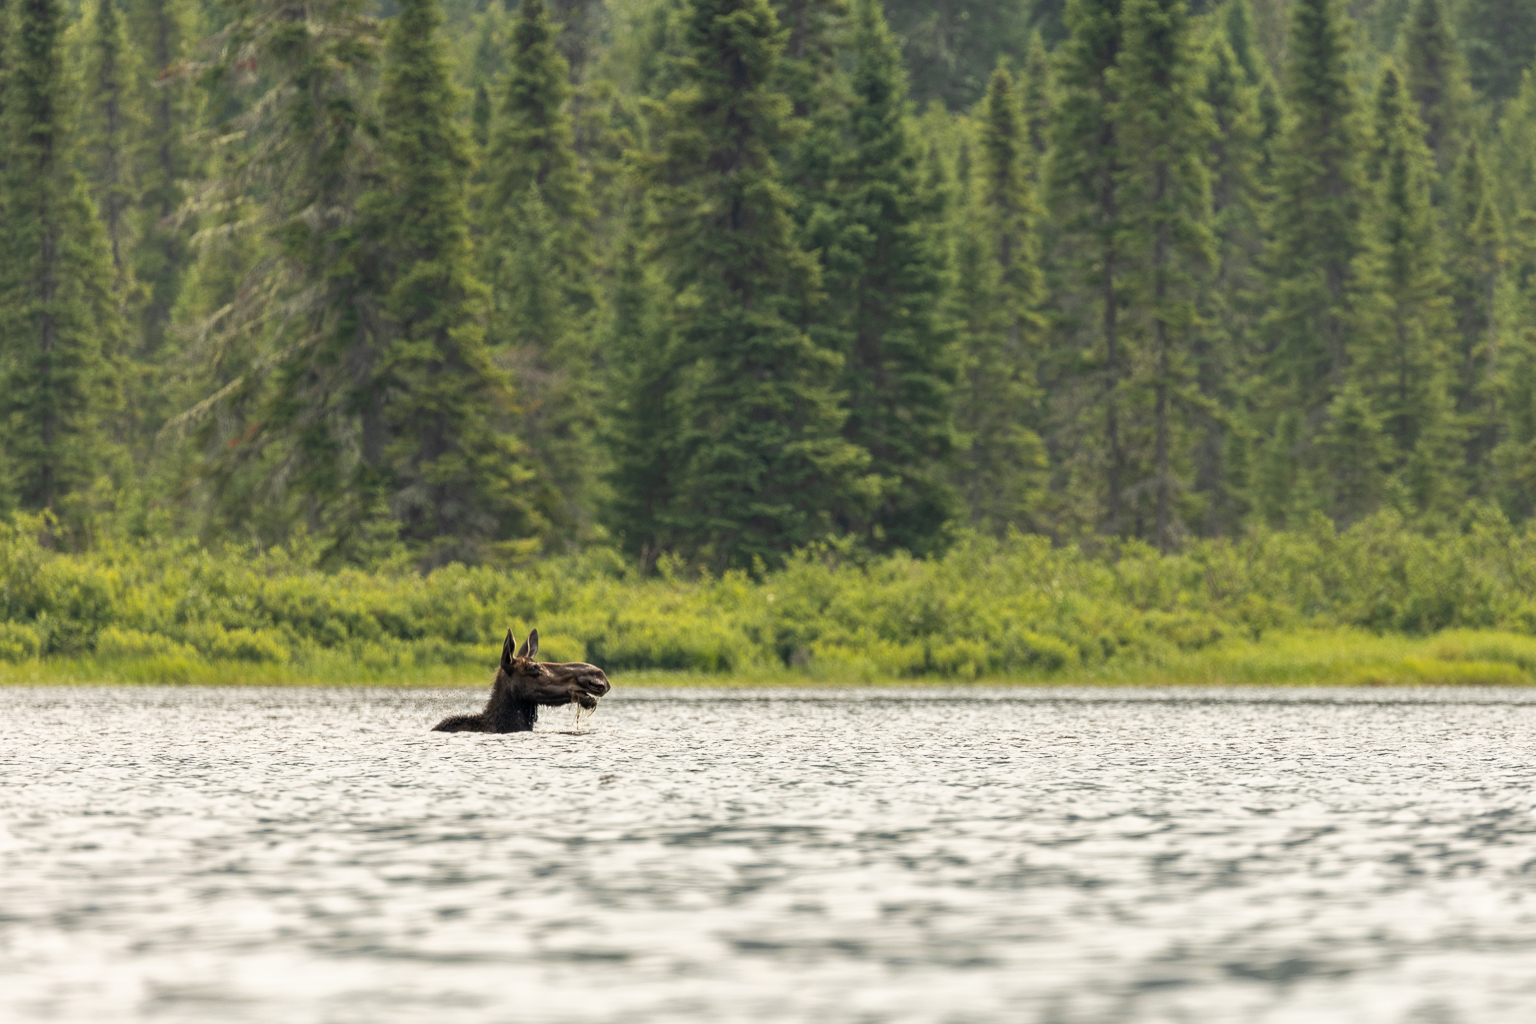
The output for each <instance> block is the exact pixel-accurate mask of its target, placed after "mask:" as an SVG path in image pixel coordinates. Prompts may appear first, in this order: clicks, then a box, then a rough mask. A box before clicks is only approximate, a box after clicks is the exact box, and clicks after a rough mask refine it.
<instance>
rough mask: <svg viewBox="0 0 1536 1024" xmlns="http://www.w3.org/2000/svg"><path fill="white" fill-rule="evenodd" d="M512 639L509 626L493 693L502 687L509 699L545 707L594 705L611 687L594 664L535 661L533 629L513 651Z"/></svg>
mask: <svg viewBox="0 0 1536 1024" xmlns="http://www.w3.org/2000/svg"><path fill="white" fill-rule="evenodd" d="M514 643H515V641H514V639H513V636H512V631H511V630H510V629H509V630H507V639H506V642H505V643H503V644H502V645H501V669H500V671H498V672H497V673H496V682H495V684H494V686H493V687H492V693H493V696H494V694H495V693H496V692H500V691H503V690H504V691H505V692H506V693H507V694H508V696H509V697H511V698H513V699H517V700H521V701H527V702H531V703H533V704H542V705H544V706H545V707H559V706H560V705H562V704H572V703H575V704H580V705H581V706H582V707H584V708H594V707H597V698H599V697H601V696H602V695H603V694H605V693H607V692H608V691H609V690H610V689H611V688H612V687H611V685H610V684H609V682H608V677H607V676H606V675H604V674H603V670H602V669H600V668H598V667H597V666H596V665H588V664H587V663H586V662H584V661H567V662H559V663H557V662H548V661H535V660H534V659H535V658H536V657H538V653H539V631H538V630H536V629H535V630H534V631H533V632H531V633H529V634H528V639H527V640H524V641H523V643H522V646H521V647H518V648H517V651H516V653H513V645H514Z"/></svg>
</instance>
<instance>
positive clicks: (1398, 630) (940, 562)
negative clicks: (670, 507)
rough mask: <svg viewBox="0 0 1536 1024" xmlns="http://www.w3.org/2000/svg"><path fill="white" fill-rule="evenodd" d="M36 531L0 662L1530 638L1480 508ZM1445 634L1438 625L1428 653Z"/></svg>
mask: <svg viewBox="0 0 1536 1024" xmlns="http://www.w3.org/2000/svg"><path fill="white" fill-rule="evenodd" d="M38 532H39V531H38V530H37V528H36V524H35V523H32V522H29V521H27V520H23V519H18V520H16V521H15V522H12V523H9V524H6V523H0V659H4V660H8V661H18V660H26V659H30V658H35V657H39V656H50V655H60V656H69V655H77V654H83V653H90V652H95V656H96V657H97V658H98V659H104V660H110V661H121V662H124V663H125V664H126V663H130V662H131V663H143V664H148V663H149V662H157V663H159V664H161V665H162V667H163V668H164V669H165V671H167V672H171V673H172V674H179V675H181V676H185V675H186V674H187V673H188V672H190V671H191V669H189V668H188V666H195V665H197V664H201V663H214V662H218V663H226V662H227V663H233V664H240V663H245V664H251V665H287V664H304V663H306V662H307V661H313V660H314V659H322V660H326V663H327V664H331V665H336V664H341V665H346V664H353V665H358V666H361V667H363V668H366V669H367V670H369V671H380V672H386V671H394V670H400V669H402V668H403V667H406V666H418V667H419V666H449V667H457V666H461V665H462V666H478V667H482V668H483V667H485V666H487V665H488V664H490V663H492V662H493V661H494V658H495V656H496V653H497V651H498V650H499V649H500V644H501V639H502V637H503V635H504V634H505V631H506V630H507V628H508V627H509V626H511V627H513V628H514V629H515V630H516V631H517V632H518V635H519V636H521V635H522V634H523V633H524V632H525V631H526V630H527V629H528V628H529V627H531V626H535V625H537V626H538V627H539V629H540V631H541V633H542V634H543V635H544V642H543V653H544V655H545V656H546V657H549V658H552V659H555V660H572V661H574V660H592V661H594V662H596V663H598V664H601V665H603V666H604V667H606V668H610V669H613V670H616V671H622V670H627V669H666V670H684V671H695V672H714V673H725V672H742V671H750V670H756V669H773V668H780V669H782V668H788V669H792V670H795V671H802V672H805V673H807V674H811V675H820V676H824V677H830V676H833V675H841V676H853V677H869V678H874V677H884V678H890V677H896V678H911V677H923V676H936V677H950V678H974V677H984V676H1031V677H1032V676H1042V675H1051V674H1055V673H1062V672H1070V671H1074V670H1078V669H1083V668H1092V667H1094V666H1104V665H1106V664H1108V663H1121V662H1124V663H1126V664H1160V663H1166V662H1168V661H1169V660H1170V659H1176V658H1179V657H1182V656H1184V655H1186V654H1188V653H1189V652H1195V651H1200V650H1204V649H1207V648H1212V647H1214V646H1217V645H1221V644H1225V643H1228V642H1229V641H1231V642H1238V641H1244V642H1246V641H1248V640H1257V639H1259V638H1261V637H1263V636H1265V635H1266V634H1271V633H1276V632H1291V631H1296V630H1306V629H1311V628H1335V627H1345V628H1354V629H1359V630H1366V631H1369V632H1371V633H1374V634H1378V635H1386V634H1404V635H1427V634H1431V633H1436V634H1439V633H1442V632H1444V631H1456V630H1462V631H1475V630H1488V629H1501V630H1504V631H1506V633H1513V634H1522V635H1525V636H1536V528H1527V529H1525V530H1524V531H1516V530H1514V529H1513V528H1511V527H1510V526H1509V524H1508V523H1506V522H1504V521H1503V520H1502V519H1500V518H1498V517H1497V516H1496V515H1491V516H1490V515H1480V516H1473V517H1471V519H1470V521H1469V522H1468V524H1467V525H1466V527H1465V528H1464V529H1462V530H1461V531H1459V532H1456V533H1453V534H1444V535H1440V536H1434V537H1431V536H1426V535H1423V534H1419V533H1415V532H1413V531H1411V530H1409V529H1408V528H1406V527H1405V526H1404V524H1403V523H1402V521H1401V520H1400V519H1398V518H1396V517H1395V516H1393V515H1391V514H1384V515H1381V516H1377V517H1375V518H1373V519H1370V520H1367V521H1365V522H1362V523H1360V524H1358V525H1356V526H1355V527H1354V528H1352V529H1350V530H1348V531H1346V532H1342V533H1340V532H1336V531H1335V530H1334V529H1333V528H1332V527H1331V526H1330V525H1329V524H1328V523H1327V521H1326V520H1319V521H1318V522H1315V523H1313V524H1311V525H1310V526H1309V527H1308V528H1307V529H1305V530H1301V531H1296V532H1291V533H1264V532H1259V533H1253V534H1250V535H1248V536H1245V537H1243V538H1240V539H1236V540H1230V541H1227V540H1218V541H1198V542H1194V543H1191V544H1190V545H1189V546H1188V547H1187V548H1186V549H1185V550H1183V551H1181V552H1179V553H1176V554H1168V555H1164V554H1161V553H1159V552H1157V551H1154V550H1153V549H1151V548H1149V547H1146V546H1145V545H1141V544H1137V543H1123V544H1107V545H1105V546H1103V547H1102V548H1100V549H1097V550H1093V551H1087V550H1083V549H1079V548H1055V547H1052V546H1051V544H1050V543H1049V542H1048V541H1047V540H1045V539H1043V538H1040V537H1027V536H1013V537H1010V538H1008V539H1006V540H1001V541H999V540H993V539H989V538H985V537H979V536H974V535H973V536H967V537H963V538H961V540H960V541H959V542H958V543H957V544H956V545H955V546H954V547H953V548H951V550H950V551H949V552H948V553H946V554H945V555H943V556H941V557H936V558H932V559H928V560H920V559H915V558H910V557H907V556H904V555H896V556H892V557H889V558H882V559H876V560H873V561H870V562H867V563H856V562H850V561H849V560H847V558H846V557H845V554H844V553H843V552H840V551H839V550H837V549H818V550H809V551H805V552H802V553H801V554H800V555H799V556H797V557H796V558H794V559H791V560H790V562H789V564H788V565H786V566H785V567H784V568H783V569H782V570H780V571H777V572H773V573H767V574H760V575H759V576H757V577H752V576H749V575H748V574H745V573H740V572H732V573H727V574H726V575H724V576H721V577H712V576H708V575H704V574H700V575H692V574H690V573H689V572H687V571H686V567H684V566H681V565H680V564H679V563H677V562H675V561H668V562H667V563H666V564H665V566H664V570H665V571H663V572H660V573H657V574H654V575H651V576H647V577H641V576H640V575H639V574H638V573H636V572H635V571H634V569H633V568H632V567H629V566H626V565H625V564H624V563H623V561H622V560H620V559H619V558H618V557H617V556H616V555H614V554H613V553H612V552H605V551H593V552H587V553H584V554H581V555H578V556H572V557H569V558H562V559H554V560H550V561H547V562H543V563H539V564H536V565H532V566H529V567H526V568H521V569H517V570H509V571H502V570H497V569H493V568H489V567H475V568H470V567H464V566H457V565H455V566H448V567H445V568H442V569H439V570H437V571H435V572H433V573H431V574H430V575H426V576H422V575H416V574H412V573H381V574H377V575H371V574H367V573H363V572H359V571H355V570H348V571H345V572H340V573H325V572H321V571H318V570H316V569H315V568H313V566H312V564H311V562H310V561H309V560H307V559H306V558H304V557H302V553H301V552H290V551H283V550H271V551H235V550H229V551H211V550H206V549H203V548H199V547H197V546H195V545H192V544H190V543H186V542H180V543H163V544H160V545H157V546H149V545H146V546H143V547H133V546H111V545H109V546H105V547H103V548H101V549H98V550H96V551H94V552H90V553H87V554H79V555H69V554H62V553H59V552H56V551H52V550H48V549H46V548H44V547H43V546H41V545H40V544H39V543H38V541H37V539H36V538H37V536H38ZM1457 635H1459V634H1456V633H1454V632H1452V633H1445V636H1446V637H1447V639H1446V640H1445V644H1444V645H1443V646H1444V649H1445V650H1446V651H1453V650H1456V649H1458V648H1456V646H1455V645H1456V643H1458V641H1456V640H1455V639H1454V637H1455V636H1457ZM1465 636H1467V637H1481V639H1477V640H1476V642H1475V643H1474V642H1473V641H1471V640H1466V641H1462V644H1463V646H1467V645H1469V644H1470V645H1471V646H1470V647H1468V649H1467V651H1466V653H1464V654H1456V655H1454V656H1452V655H1447V656H1445V657H1441V656H1440V655H1439V654H1437V655H1436V656H1435V657H1434V658H1433V659H1432V660H1433V661H1435V662H1436V663H1437V664H1439V665H1440V667H1438V668H1436V669H1435V672H1437V673H1440V674H1442V675H1444V674H1446V673H1449V674H1450V675H1453V676H1454V675H1456V673H1457V672H1463V673H1464V671H1471V670H1470V669H1468V670H1462V669H1453V668H1452V667H1449V666H1451V664H1452V663H1453V662H1464V663H1466V664H1469V665H1470V664H1473V663H1482V662H1485V661H1487V662H1489V663H1499V664H1514V665H1519V666H1521V667H1522V668H1526V667H1529V668H1530V669H1531V670H1536V640H1532V641H1531V644H1530V650H1526V649H1525V647H1524V646H1521V645H1520V644H1521V643H1522V642H1521V641H1520V640H1519V637H1514V638H1512V639H1510V640H1508V641H1500V643H1504V644H1505V646H1508V645H1509V644H1515V645H1516V646H1519V647H1520V649H1519V650H1515V649H1514V648H1513V647H1511V648H1510V649H1509V650H1504V649H1502V648H1500V649H1499V650H1497V651H1494V650H1491V649H1485V648H1488V645H1489V644H1490V643H1493V641H1490V640H1488V639H1487V636H1486V635H1485V634H1475V633H1470V632H1468V633H1466V634H1465ZM1438 650H1439V648H1437V651H1438ZM173 670H174V671H173ZM1426 671H1427V670H1426ZM1479 671H1481V670H1479Z"/></svg>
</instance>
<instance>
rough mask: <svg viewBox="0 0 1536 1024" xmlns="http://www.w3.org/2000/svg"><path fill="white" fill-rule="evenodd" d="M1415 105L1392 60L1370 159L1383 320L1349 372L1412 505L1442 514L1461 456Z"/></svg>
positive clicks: (1430, 163) (1429, 174)
mask: <svg viewBox="0 0 1536 1024" xmlns="http://www.w3.org/2000/svg"><path fill="white" fill-rule="evenodd" d="M1413 107H1414V102H1413V97H1412V96H1411V95H1409V94H1408V92H1407V89H1406V88H1405V86H1404V83H1403V81H1402V78H1401V76H1400V75H1399V73H1398V71H1397V68H1396V67H1395V66H1394V65H1393V64H1392V63H1391V62H1388V63H1387V64H1386V65H1385V67H1384V68H1383V70H1382V76H1381V85H1380V87H1379V89H1378V91H1377V95H1376V130H1375V137H1376V138H1375V146H1374V148H1373V150H1372V152H1371V157H1370V160H1369V163H1368V171H1369V174H1370V177H1371V178H1372V179H1373V180H1374V181H1375V183H1376V186H1377V190H1378V207H1379V211H1378V214H1377V217H1378V224H1377V229H1376V234H1377V238H1376V244H1377V245H1378V246H1379V247H1380V252H1381V261H1382V273H1381V287H1382V295H1383V298H1384V299H1385V300H1386V302H1387V303H1388V313H1387V318H1388V324H1387V329H1386V330H1384V331H1382V332H1381V333H1380V334H1379V335H1366V336H1365V338H1364V339H1363V340H1364V341H1365V344H1363V345H1360V346H1359V347H1358V350H1357V352H1356V354H1355V359H1356V361H1357V363H1358V366H1357V368H1356V370H1355V373H1354V376H1355V378H1356V379H1357V380H1360V381H1363V382H1365V387H1366V389H1367V391H1366V393H1367V394H1368V395H1369V396H1370V397H1371V398H1372V399H1373V401H1374V406H1375V410H1376V415H1377V417H1378V418H1379V420H1380V422H1381V426H1382V428H1383V430H1384V431H1385V434H1386V437H1387V438H1388V439H1389V441H1390V442H1391V450H1392V452H1393V463H1394V468H1395V469H1396V470H1397V472H1398V473H1400V474H1402V478H1403V482H1404V484H1405V485H1406V486H1407V488H1408V491H1409V495H1410V497H1411V498H1412V499H1413V500H1414V503H1415V505H1416V506H1417V507H1418V508H1419V509H1420V510H1423V511H1433V512H1441V513H1445V512H1449V511H1450V505H1451V502H1452V501H1453V500H1454V499H1455V498H1456V497H1457V496H1458V492H1459V486H1458V484H1459V480H1460V472H1459V470H1460V465H1459V463H1460V461H1461V459H1460V455H1459V453H1458V452H1457V451H1456V450H1455V444H1456V430H1455V423H1454V419H1453V413H1452V410H1451V409H1450V407H1449V403H1448V402H1447V395H1446V384H1447V382H1446V372H1445V371H1446V365H1445V364H1446V358H1447V355H1448V348H1449V344H1450V340H1451V335H1452V331H1453V325H1452V321H1451V309H1450V299H1449V295H1448V285H1449V281H1448V280H1447V278H1446V276H1445V272H1444V270H1443V268H1442V262H1441V249H1440V237H1439V231H1438V228H1437V226H1436V219H1435V214H1434V210H1433V207H1432V205H1431V202H1430V192H1431V187H1432V185H1433V183H1434V181H1435V169H1434V155H1433V154H1432V153H1431V152H1430V150H1429V148H1428V146H1427V145H1425V142H1424V127H1423V125H1422V123H1421V122H1420V121H1419V119H1418V116H1417V115H1416V114H1415V113H1414V110H1413Z"/></svg>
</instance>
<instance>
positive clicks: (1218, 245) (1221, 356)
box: [1191, 0, 1270, 536]
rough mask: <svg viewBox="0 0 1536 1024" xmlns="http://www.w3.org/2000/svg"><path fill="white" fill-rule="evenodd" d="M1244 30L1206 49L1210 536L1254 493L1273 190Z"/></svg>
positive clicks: (1224, 528)
mask: <svg viewBox="0 0 1536 1024" xmlns="http://www.w3.org/2000/svg"><path fill="white" fill-rule="evenodd" d="M1230 10H1231V11H1242V10H1246V4H1245V3H1243V2H1242V0H1234V2H1233V4H1232V6H1231V8H1230ZM1245 29H1246V22H1245V21H1243V20H1242V19H1236V20H1234V19H1232V18H1230V17H1229V18H1228V19H1227V21H1226V23H1225V25H1224V26H1222V27H1220V28H1217V29H1215V30H1213V32H1212V34H1211V37H1210V39H1209V40H1208V43H1207V48H1206V54H1205V62H1206V63H1205V69H1204V70H1205V76H1204V77H1205V89H1204V96H1203V99H1204V101H1205V104H1206V106H1207V107H1208V108H1209V109H1210V112H1211V118H1212V120H1213V122H1214V124H1213V126H1212V127H1213V128H1214V132H1213V135H1212V138H1211V144H1210V148H1209V157H1208V166H1209V168H1210V185H1211V231H1212V233H1213V235H1214V243H1215V254H1214V262H1213V266H1212V268H1211V273H1210V275H1209V276H1208V277H1207V278H1206V289H1205V293H1204V295H1203V296H1202V301H1201V312H1202V313H1203V314H1204V316H1205V317H1206V318H1207V323H1206V328H1205V329H1204V330H1201V331H1198V332H1196V333H1195V336H1194V338H1193V339H1192V353H1191V354H1192V358H1193V361H1194V364H1195V377H1196V381H1197V384H1198V388H1199V401H1198V402H1195V403H1193V406H1192V409H1191V411H1192V413H1193V417H1192V418H1193V428H1194V430H1195V435H1196V436H1195V440H1194V451H1193V461H1194V491H1195V493H1196V494H1198V495H1200V497H1201V498H1202V499H1203V502H1204V506H1205V507H1204V509H1203V511H1202V513H1201V514H1200V515H1199V516H1198V518H1196V519H1195V528H1196V529H1197V530H1198V531H1199V532H1201V533H1203V534H1206V535H1210V536H1220V535H1231V534H1234V533H1236V532H1238V531H1239V529H1240V526H1241V523H1242V521H1243V519H1244V517H1245V514H1246V513H1247V511H1248V509H1249V506H1250V502H1251V495H1250V493H1249V485H1250V483H1251V481H1250V480H1249V479H1248V478H1247V477H1248V474H1247V472H1246V471H1247V469H1248V467H1247V465H1246V458H1245V456H1246V454H1247V452H1248V450H1249V449H1250V448H1251V445H1252V438H1251V436H1250V432H1249V430H1248V429H1247V424H1246V422H1245V419H1246V417H1245V416H1244V415H1243V414H1244V412H1246V411H1247V408H1248V407H1249V405H1250V403H1251V402H1252V398H1251V397H1250V396H1248V395H1247V394H1245V393H1244V392H1245V390H1246V387H1247V386H1251V384H1252V383H1254V380H1255V379H1254V377H1253V375H1252V373H1251V371H1252V368H1253V366H1254V364H1255V362H1256V361H1257V355H1258V351H1259V346H1260V339H1259V331H1258V322H1259V318H1260V316H1261V315H1262V313H1263V303H1264V284H1265V277H1264V270H1265V268H1264V251H1265V242H1266V237H1265V224H1266V222H1267V218H1268V214H1269V210H1268V201H1269V198H1270V195H1269V190H1268V188H1266V186H1265V181H1264V177H1263V171H1264V167H1265V164H1266V157H1267V153H1266V147H1265V125H1264V118H1263V113H1262V110H1261V107H1260V96H1261V93H1262V89H1263V86H1261V85H1259V84H1258V81H1259V79H1257V78H1256V77H1255V75H1256V74H1257V73H1258V68H1259V66H1258V64H1257V58H1256V57H1255V55H1254V54H1253V53H1252V51H1251V46H1252V41H1251V40H1245V39H1244V38H1243V37H1242V35H1241V34H1240V33H1241V32H1242V31H1244V30H1245ZM1239 43H1242V44H1243V48H1242V50H1241V51H1240V49H1239V45H1238V44H1239ZM1244 51H1246V52H1247V53H1248V56H1247V59H1246V62H1245V60H1244V58H1243V57H1242V56H1241V52H1244ZM1265 81H1266V84H1267V79H1265Z"/></svg>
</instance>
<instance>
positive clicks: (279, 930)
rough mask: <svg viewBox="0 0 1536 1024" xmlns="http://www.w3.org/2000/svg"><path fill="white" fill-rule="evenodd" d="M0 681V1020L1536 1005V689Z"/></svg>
mask: <svg viewBox="0 0 1536 1024" xmlns="http://www.w3.org/2000/svg"><path fill="white" fill-rule="evenodd" d="M481 698H482V694H481V692H479V691H474V692H470V691H400V690H394V691H379V690H360V689H323V690H315V689H272V690H267V689H200V688H134V689H90V688H86V689H0V1020H4V1021H8V1022H9V1021H24V1022H26V1021H53V1020H57V1021H89V1022H93V1024H110V1022H114V1021H139V1020H145V1021H156V1022H162V1021H164V1022H181V1021H186V1022H198V1024H202V1022H219V1024H230V1022H246V1021H260V1022H274V1024H276V1022H282V1024H304V1022H321V1021H324V1022H358V1024H364V1022H366V1024H385V1022H396V1021H399V1022H413V1024H414V1022H420V1021H429V1020H430V1021H432V1022H434V1024H437V1022H460V1021H462V1022H482V1021H497V1022H499V1021H508V1022H511V1021H517V1022H528V1021H612V1022H624V1024H639V1022H667V1024H671V1022H698V1024H706V1022H707V1024H720V1022H732V1021H776V1022H777V1021H817V1022H823V1021H829V1022H843V1021H857V1022H876V1021H912V1022H929V1021H932V1022H950V1021H954V1022H965V1021H998V1022H1034V1021H1039V1022H1061V1024H1071V1022H1085V1024H1086V1022H1109V1021H1158V1022H1162V1021H1168V1022H1175V1021H1180V1022H1182V1021H1189V1022H1199V1024H1213V1022H1225V1021H1234V1022H1236V1021H1241V1022H1245V1024H1246V1022H1264V1024H1269V1022H1282V1021H1284V1022H1293V1021H1294V1022H1307V1024H1316V1022H1333V1021H1338V1022H1350V1024H1360V1022H1376V1021H1382V1022H1393V1024H1397V1022H1403V1024H1448V1022H1466V1024H1491V1022H1503V1021H1510V1022H1516V1021H1518V1022H1522V1024H1524V1022H1529V1021H1531V1020H1536V797H1533V782H1536V756H1533V754H1536V693H1527V692H1522V691H1470V690H1463V691H1438V690H1418V691H1379V690H1378V691H1340V690H1310V691H1308V690H1287V691H1253V690H1246V691H1219V692H1213V691H1185V692H1169V691H1116V690H1097V691H1094V690H1059V689H1055V690H1045V689H986V690H975V691H965V690H922V691H880V690H875V691H871V690H859V691H838V690H821V691H779V692H772V693H768V692H743V691H734V692H726V691H700V690H693V691H655V690H653V691H643V690H634V689H631V690H629V691H627V692H626V691H625V690H624V688H623V680H622V679H620V680H619V683H618V688H617V689H616V690H615V691H614V694H613V695H612V696H611V697H609V698H608V699H607V700H604V701H603V703H602V706H601V708H600V709H599V710H598V712H597V715H596V717H595V719H594V720H593V722H592V723H591V725H590V726H589V727H588V729H587V731H585V732H583V733H572V732H569V731H566V732H562V731H560V730H569V728H570V720H571V713H570V709H568V708H561V709H555V710H546V712H545V714H544V720H543V721H542V722H541V723H540V730H541V731H538V732H535V733H532V734H522V735H511V736H477V735H445V734H434V733H429V732H428V731H427V729H428V727H429V726H430V725H431V724H432V723H433V722H434V721H436V720H437V718H438V717H439V716H441V715H444V714H446V713H448V712H451V711H459V710H470V709H472V708H473V707H475V706H476V705H477V704H478V703H479V702H480V700H481Z"/></svg>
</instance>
